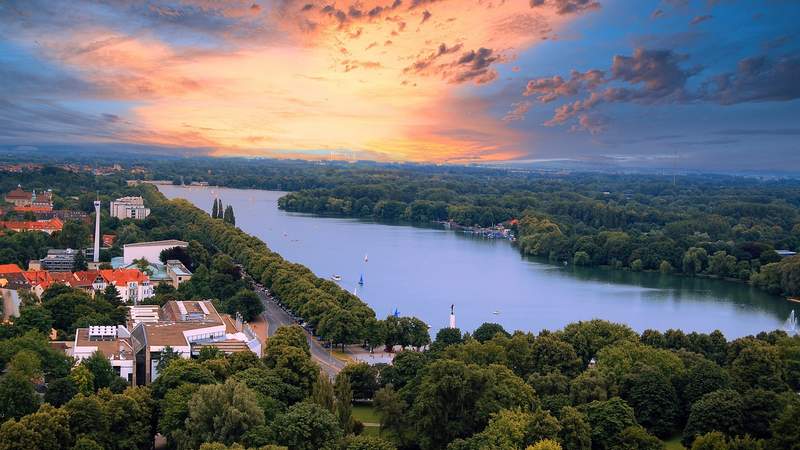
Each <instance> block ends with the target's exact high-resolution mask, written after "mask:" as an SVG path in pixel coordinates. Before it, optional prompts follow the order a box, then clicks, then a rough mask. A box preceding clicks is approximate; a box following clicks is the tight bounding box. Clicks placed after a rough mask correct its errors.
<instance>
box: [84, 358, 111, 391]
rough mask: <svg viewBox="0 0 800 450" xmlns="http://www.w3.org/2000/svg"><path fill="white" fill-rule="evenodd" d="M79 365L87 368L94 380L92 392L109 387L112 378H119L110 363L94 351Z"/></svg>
mask: <svg viewBox="0 0 800 450" xmlns="http://www.w3.org/2000/svg"><path fill="white" fill-rule="evenodd" d="M81 365H82V366H84V367H86V368H88V369H89V371H90V372H91V373H92V379H93V380H94V390H99V389H102V388H107V387H109V386H111V382H112V381H114V378H119V377H118V376H117V375H116V374H115V373H114V368H113V367H111V362H110V361H109V360H108V358H106V356H105V355H103V354H102V353H101V352H100V351H95V352H94V353H92V355H91V356H90V357H88V358H86V359H84V360H83V361H82V362H81Z"/></svg>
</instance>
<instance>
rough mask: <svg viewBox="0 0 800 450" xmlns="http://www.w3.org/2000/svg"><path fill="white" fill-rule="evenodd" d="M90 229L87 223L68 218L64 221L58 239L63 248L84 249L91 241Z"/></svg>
mask: <svg viewBox="0 0 800 450" xmlns="http://www.w3.org/2000/svg"><path fill="white" fill-rule="evenodd" d="M89 235H90V233H89V229H88V227H87V226H86V225H84V224H82V223H81V222H77V221H75V220H68V221H66V223H64V226H63V227H62V229H61V231H59V232H58V235H57V237H56V239H57V240H58V244H59V245H60V246H61V248H73V249H75V250H80V251H83V248H84V246H85V245H86V243H88V242H89Z"/></svg>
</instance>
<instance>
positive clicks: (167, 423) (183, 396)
mask: <svg viewBox="0 0 800 450" xmlns="http://www.w3.org/2000/svg"><path fill="white" fill-rule="evenodd" d="M198 389H200V386H199V385H197V384H183V385H180V386H178V387H176V388H174V389H170V390H169V391H168V392H167V394H166V395H165V396H164V398H163V399H162V400H161V402H160V404H159V417H158V432H159V433H161V434H162V435H164V437H166V438H167V442H168V443H169V444H170V447H171V448H175V447H176V446H177V443H178V442H185V441H188V437H187V436H186V419H187V418H188V417H189V400H191V398H192V396H193V395H194V393H195V392H197V390H198Z"/></svg>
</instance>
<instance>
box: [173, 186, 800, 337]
mask: <svg viewBox="0 0 800 450" xmlns="http://www.w3.org/2000/svg"><path fill="white" fill-rule="evenodd" d="M158 188H159V190H161V192H162V193H164V195H166V196H167V197H168V198H176V197H180V198H185V199H187V200H189V201H191V202H192V203H194V204H195V205H196V206H198V207H199V208H202V209H204V210H206V211H209V212H210V211H211V207H212V201H213V198H214V196H215V195H218V196H219V197H220V198H221V199H222V201H223V202H224V203H225V205H228V204H230V205H232V206H233V208H234V211H235V215H236V224H237V226H239V227H240V228H241V229H242V230H244V231H246V232H248V233H250V234H253V235H255V236H258V237H259V238H261V239H262V240H263V241H264V242H266V243H267V245H268V246H269V247H270V248H271V249H273V250H274V251H276V252H278V253H280V254H281V255H282V256H283V257H284V258H286V259H288V260H290V261H294V262H299V263H302V264H304V265H306V266H307V267H309V268H310V269H311V270H313V271H314V273H316V274H317V275H318V276H320V277H324V278H330V277H331V276H332V275H334V274H336V275H340V276H341V277H342V281H341V282H340V283H341V285H342V287H343V288H345V289H347V290H349V291H350V292H353V291H354V290H355V289H356V287H357V286H358V279H359V277H360V276H362V275H363V277H364V286H363V287H358V290H357V295H358V296H359V297H360V298H361V299H362V300H363V301H365V302H366V303H368V304H369V305H370V306H371V307H372V308H373V309H374V310H375V312H376V314H377V315H378V317H381V318H382V317H386V316H387V315H389V314H391V313H392V312H393V311H394V310H395V308H396V309H397V310H398V311H399V313H400V314H401V315H413V316H417V317H419V318H421V319H423V320H424V321H426V322H427V323H428V324H429V325H431V327H432V332H433V333H435V332H436V331H437V330H438V329H439V328H441V327H445V326H447V323H448V317H449V313H450V305H451V304H455V310H456V318H457V325H458V327H459V328H461V329H462V330H466V331H472V330H474V329H475V328H477V327H478V326H479V325H480V324H481V323H483V322H497V323H500V324H502V325H503V326H504V327H505V328H506V329H507V330H509V331H512V330H525V331H534V332H538V331H539V330H541V329H549V330H556V329H559V328H562V327H563V326H564V325H566V324H568V323H570V322H576V321H578V320H589V319H593V318H600V319H605V320H610V321H614V322H621V323H626V324H628V325H630V326H631V327H632V328H634V329H635V330H637V331H640V332H641V331H642V330H645V329H647V328H654V329H658V330H662V331H663V330H667V329H669V328H680V329H682V330H684V331H686V332H689V331H700V332H710V331H713V330H715V329H719V330H721V331H722V332H723V333H724V334H725V336H726V337H728V338H729V339H730V338H736V337H740V336H745V335H748V334H756V333H758V332H760V331H765V330H774V329H777V328H782V327H783V323H784V321H785V320H786V318H787V317H788V315H789V313H790V311H791V310H792V309H793V307H794V306H797V305H794V306H793V305H792V304H791V303H790V302H788V301H786V300H785V299H783V298H781V297H777V296H772V295H768V294H766V293H764V292H761V291H759V290H756V289H753V288H751V287H750V286H748V285H746V284H738V283H733V282H726V281H720V280H712V279H703V278H687V277H679V276H673V275H662V274H659V273H633V272H627V271H621V270H611V269H601V268H583V267H573V266H571V265H570V266H565V267H563V266H556V265H552V264H548V263H547V262H545V261H538V260H534V259H530V258H525V257H522V256H521V255H520V252H519V251H518V250H517V249H516V248H515V247H514V246H513V245H512V244H511V243H509V242H507V241H503V240H487V239H482V238H479V237H473V236H470V235H465V234H464V233H460V232H456V231H450V230H444V229H438V228H425V227H412V226H403V225H386V224H380V223H374V222H370V221H364V220H359V219H345V218H331V217H319V216H314V215H309V214H300V213H290V212H285V211H281V210H279V209H278V198H280V197H281V196H282V195H284V193H283V192H275V191H259V190H243V189H227V188H203V187H180V186H158ZM365 256H368V261H365ZM798 309H800V308H798Z"/></svg>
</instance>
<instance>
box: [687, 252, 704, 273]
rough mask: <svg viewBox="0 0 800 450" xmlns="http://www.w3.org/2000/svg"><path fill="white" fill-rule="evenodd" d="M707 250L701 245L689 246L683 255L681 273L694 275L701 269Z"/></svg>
mask: <svg viewBox="0 0 800 450" xmlns="http://www.w3.org/2000/svg"><path fill="white" fill-rule="evenodd" d="M707 259H708V252H707V251H706V249H704V248H702V247H691V248H690V249H688V250H686V253H684V255H683V273H687V274H689V275H694V274H697V273H700V272H702V271H703V268H704V267H705V264H706V260H707Z"/></svg>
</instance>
